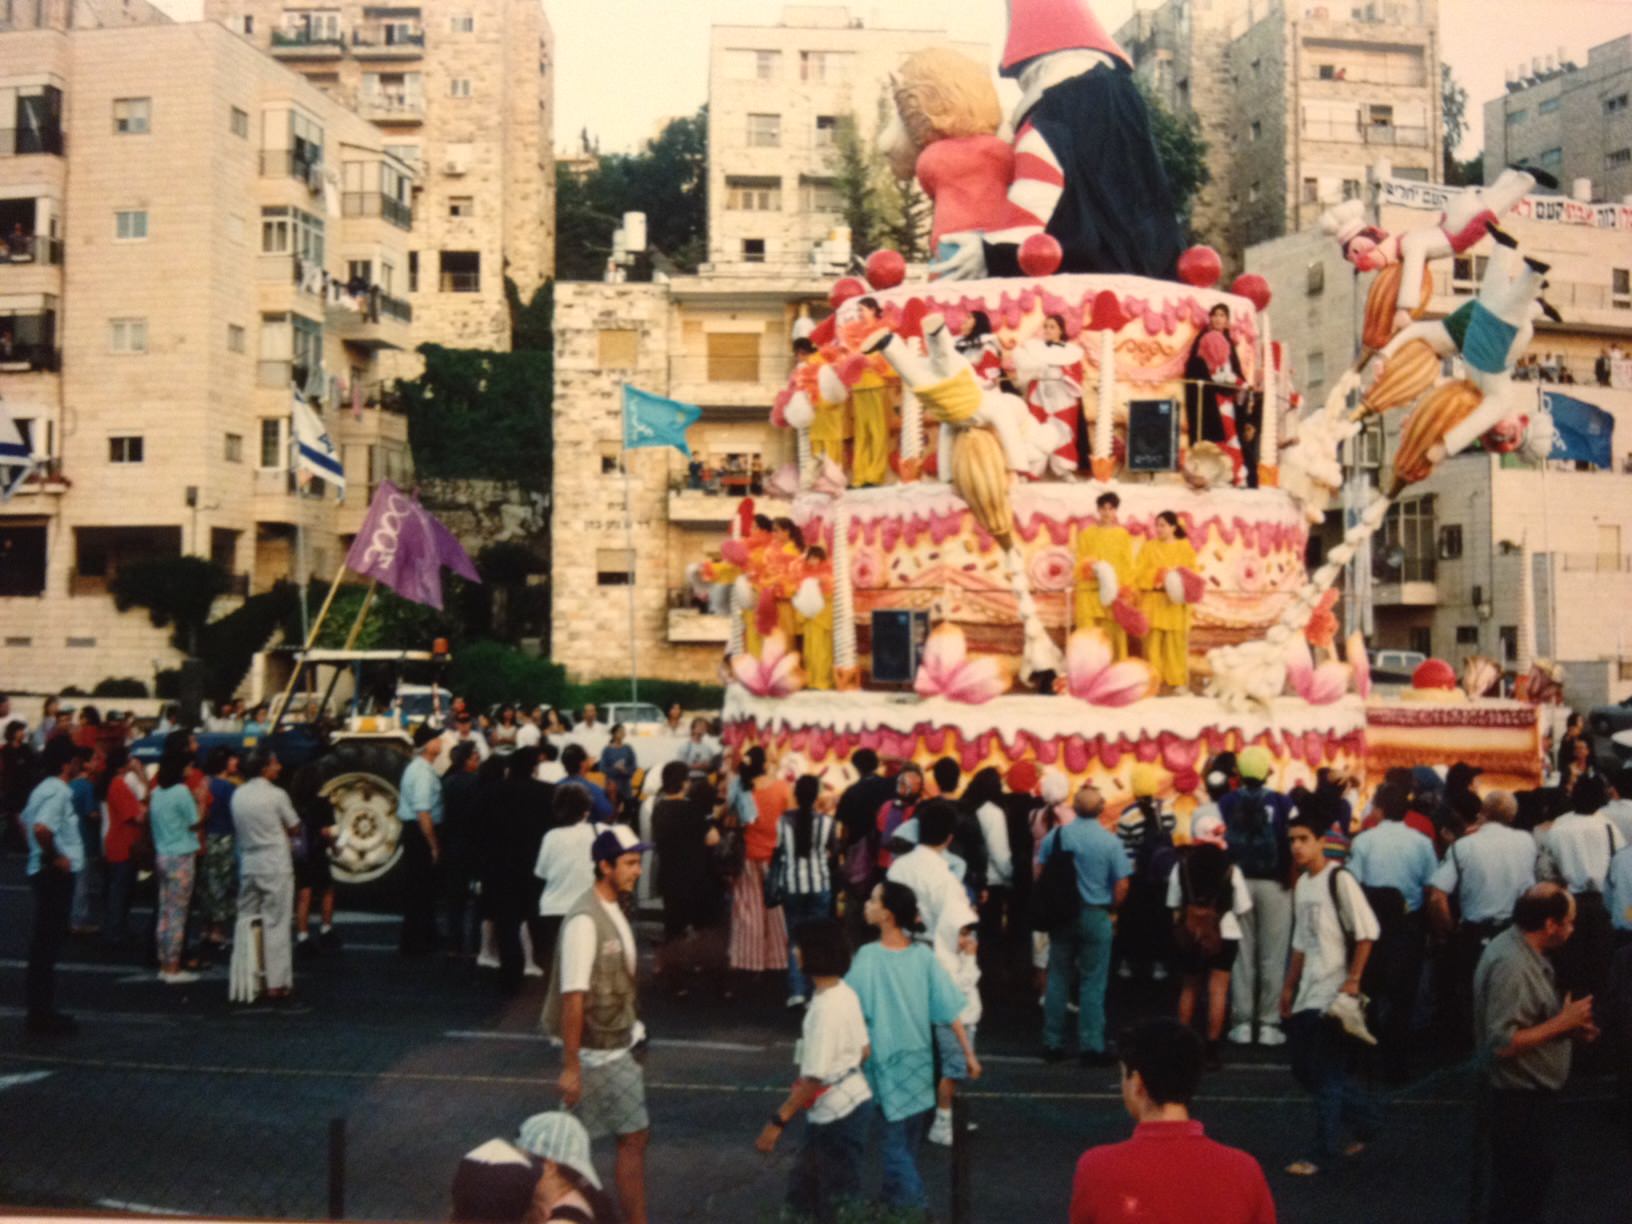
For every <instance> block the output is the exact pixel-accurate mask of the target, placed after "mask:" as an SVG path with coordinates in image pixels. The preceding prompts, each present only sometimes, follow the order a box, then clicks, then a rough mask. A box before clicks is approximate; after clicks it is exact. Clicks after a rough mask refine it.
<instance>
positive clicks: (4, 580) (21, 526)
mask: <svg viewBox="0 0 1632 1224" xmlns="http://www.w3.org/2000/svg"><path fill="white" fill-rule="evenodd" d="M45 533H46V524H45V521H44V520H37V521H34V522H18V521H17V520H15V519H0V595H44V594H45V556H46V551H45V538H46V535H45ZM30 640H31V639H29V638H27V637H21V638H19V637H7V638H6V645H7V646H11V647H17V646H27V645H29V644H30Z"/></svg>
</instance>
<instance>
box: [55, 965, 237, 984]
mask: <svg viewBox="0 0 1632 1224" xmlns="http://www.w3.org/2000/svg"><path fill="white" fill-rule="evenodd" d="M58 968H62V966H58ZM118 968H119V970H120V971H121V972H123V973H124V974H125V976H124V977H122V978H120V979H118V985H120V986H130V985H133V984H135V983H137V982H158V983H159V984H160V985H162V986H168V985H169V984H170V983H168V982H166V981H164V980H163V979H162V978H160V977H159V975H158V972H157V971H156V970H152V969H145V970H143V971H142V972H140V973H131V972H130V966H129V965H120V966H118ZM193 972H194V973H195V974H196V975H197V977H198V981H196V982H182V983H180V985H183V986H205V985H208V984H209V983H211V982H224V981H226V980H227V973H226V970H224V969H199V970H194V971H193Z"/></svg>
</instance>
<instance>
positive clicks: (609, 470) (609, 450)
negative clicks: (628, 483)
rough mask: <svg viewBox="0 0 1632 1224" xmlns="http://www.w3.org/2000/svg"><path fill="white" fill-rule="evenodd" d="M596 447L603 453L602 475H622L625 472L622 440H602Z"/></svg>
mask: <svg viewBox="0 0 1632 1224" xmlns="http://www.w3.org/2000/svg"><path fill="white" fill-rule="evenodd" d="M596 449H597V450H599V451H600V454H601V475H602V476H621V475H622V474H623V444H622V443H621V442H602V443H600V444H599V445H598V446H597V448H596Z"/></svg>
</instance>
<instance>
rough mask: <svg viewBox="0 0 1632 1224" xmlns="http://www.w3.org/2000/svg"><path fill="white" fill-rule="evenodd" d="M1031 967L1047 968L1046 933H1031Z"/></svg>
mask: <svg viewBox="0 0 1632 1224" xmlns="http://www.w3.org/2000/svg"><path fill="white" fill-rule="evenodd" d="M1031 967H1032V968H1033V969H1047V968H1048V932H1047V931H1033V932H1032V933H1031Z"/></svg>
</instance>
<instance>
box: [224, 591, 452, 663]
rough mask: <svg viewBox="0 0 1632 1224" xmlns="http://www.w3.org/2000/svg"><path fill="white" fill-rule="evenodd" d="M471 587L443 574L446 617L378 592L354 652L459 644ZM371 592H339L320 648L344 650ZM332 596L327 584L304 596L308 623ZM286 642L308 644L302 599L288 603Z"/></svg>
mask: <svg viewBox="0 0 1632 1224" xmlns="http://www.w3.org/2000/svg"><path fill="white" fill-rule="evenodd" d="M468 585H469V584H467V583H465V582H464V581H462V580H461V579H459V578H456V577H454V576H453V575H451V574H443V576H442V596H443V602H444V603H445V604H446V605H447V608H448V611H446V612H438V611H437V610H436V609H435V608H429V607H426V606H425V605H424V604H417V603H414V602H413V601H412V600H408V599H403V598H401V597H400V596H398V595H393V594H392V593H391V592H390V591H388V590H387V589H386V588H385V587H383V586H382V587H379V588H378V589H377V590H376V591H375V592H374V602H373V603H372V604H371V605H370V606H369V609H368V618H367V619H366V620H364V621H363V627H362V630H361V631H360V632H359V633H358V635H357V640H356V642H354V643H353V644H352V649H354V650H429V649H430V648H431V644H432V643H433V642H434V641H436V639H437V638H439V637H443V638H448V639H450V640H453V641H455V642H457V639H458V637H459V636H460V634H461V632H462V629H463V626H462V623H461V620H460V618H459V617H458V615H456V611H457V609H458V608H459V607H460V603H461V600H462V599H463V597H464V593H465V588H466V587H467V586H468ZM367 590H368V588H367V587H364V586H360V585H357V584H355V583H353V584H350V585H347V586H344V587H341V588H340V592H339V594H337V595H336V596H335V597H334V603H333V604H332V605H331V606H330V608H329V615H328V619H326V620H325V621H324V622H323V628H322V629H321V630H319V631H318V635H317V643H316V644H317V645H318V646H321V647H324V648H325V649H334V650H338V649H339V648H340V647H342V646H344V645H345V644H346V638H347V637H349V636H350V634H351V626H352V625H353V623H355V621H356V620H357V612H358V610H359V609H360V608H361V607H362V606H363V597H364V596H365V595H366V594H367ZM328 593H329V589H328V587H327V586H326V585H324V584H323V583H313V584H312V586H311V589H310V590H309V591H308V592H307V593H306V609H307V610H306V616H307V620H308V623H313V622H315V621H316V620H317V614H318V612H319V611H320V610H321V609H322V607H323V601H324V599H326V598H327V597H328ZM212 628H213V626H212ZM283 637H284V641H286V642H288V643H290V644H291V645H298V644H300V643H302V642H304V641H305V639H304V638H303V637H301V632H300V603H299V600H298V598H296V599H291V600H290V603H289V608H288V612H287V614H286V615H285V616H284V618H283Z"/></svg>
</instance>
